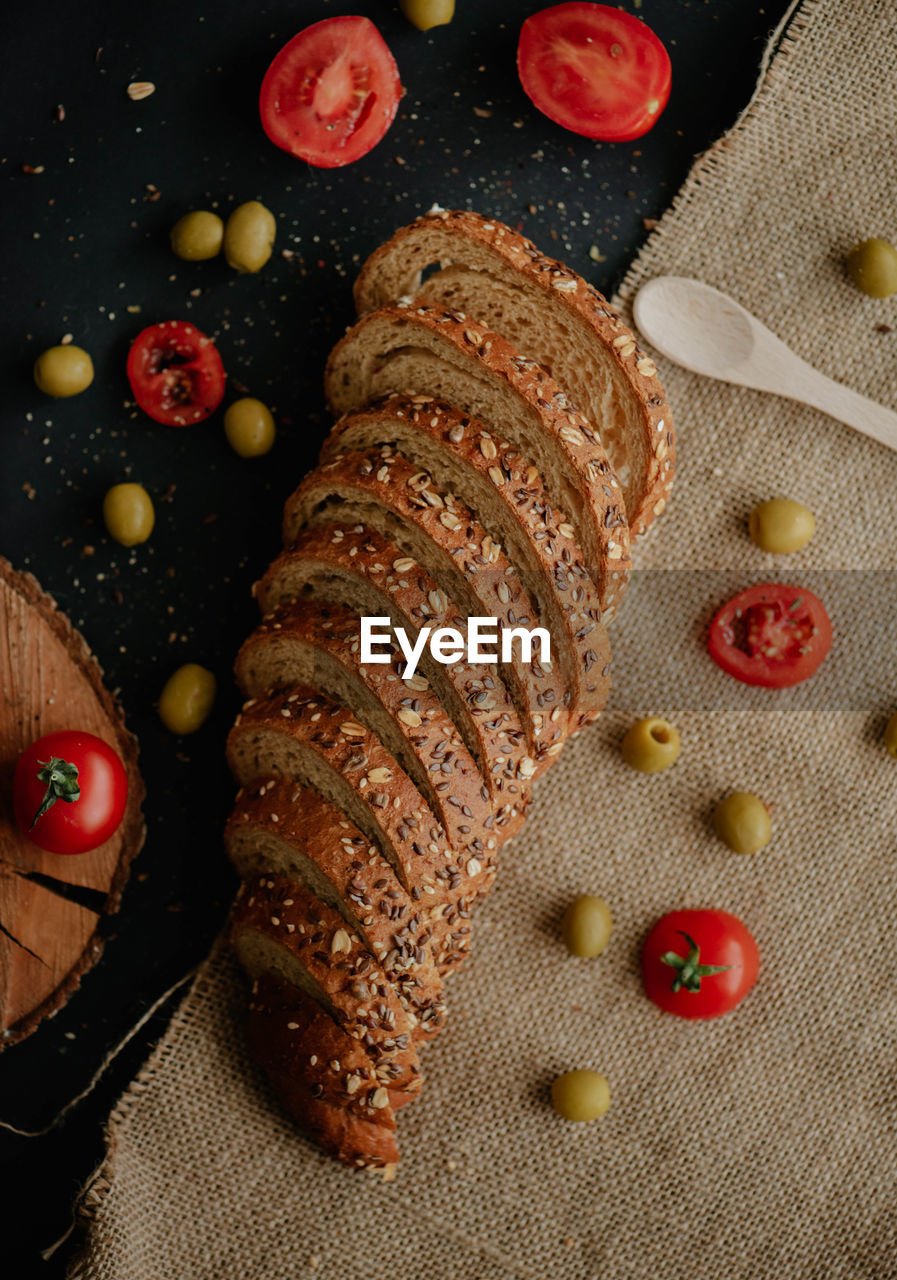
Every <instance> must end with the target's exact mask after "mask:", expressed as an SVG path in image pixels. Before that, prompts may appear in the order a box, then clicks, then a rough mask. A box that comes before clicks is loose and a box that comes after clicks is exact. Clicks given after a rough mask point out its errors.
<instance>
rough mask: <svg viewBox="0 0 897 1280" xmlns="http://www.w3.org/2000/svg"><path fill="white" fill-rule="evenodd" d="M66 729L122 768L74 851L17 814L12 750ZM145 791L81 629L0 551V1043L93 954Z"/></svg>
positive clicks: (29, 1023) (52, 1007)
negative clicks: (114, 805)
mask: <svg viewBox="0 0 897 1280" xmlns="http://www.w3.org/2000/svg"><path fill="white" fill-rule="evenodd" d="M61 729H81V730H84V731H85V732H87V733H94V734H96V735H97V737H98V738H102V739H103V740H104V741H105V742H108V743H109V745H110V746H111V747H112V748H114V750H115V751H117V752H118V754H119V756H120V757H121V759H122V762H123V763H124V766H125V770H126V772H127V775H128V802H127V807H126V809H125V815H124V818H123V819H122V822H121V825H120V826H119V828H118V830H117V831H116V832H115V834H114V835H112V836H111V837H110V839H108V840H107V841H106V842H105V844H102V845H100V846H99V848H97V849H92V850H91V851H90V852H89V853H84V854H80V855H77V856H74V857H64V856H61V855H59V854H54V853H47V852H45V851H44V850H43V849H39V848H38V847H37V845H35V844H32V843H31V841H30V840H27V839H26V838H25V837H24V836H23V835H22V833H21V832H20V831H19V828H18V827H17V825H16V822H15V818H14V816H13V805H12V788H13V774H14V772H15V767H16V761H17V760H18V758H19V756H20V754H21V753H22V751H23V750H24V749H25V748H26V747H28V746H30V744H31V743H32V742H34V741H35V739H36V738H40V737H42V736H43V734H45V733H53V732H55V731H57V730H61ZM144 795H145V792H144V787H143V781H142V779H141V777H140V773H139V771H138V768H137V740H136V738H135V737H134V736H133V734H130V733H128V731H127V729H126V728H125V722H124V717H123V714H122V710H121V707H120V706H119V703H118V701H117V699H116V698H114V697H113V696H112V694H111V693H109V691H108V690H107V689H106V688H105V686H104V684H103V673H102V671H101V670H100V667H99V664H98V663H97V661H96V659H95V658H94V657H93V656H92V655H91V652H90V650H89V649H88V647H87V644H86V643H85V641H84V639H83V637H82V636H81V634H80V633H79V632H78V631H76V630H75V628H74V627H73V626H72V625H71V623H70V622H69V620H68V619H67V618H66V617H65V615H64V614H62V613H60V612H59V611H58V609H57V608H56V604H55V602H54V601H53V599H52V598H51V597H50V596H48V595H47V594H46V593H45V592H43V591H42V590H41V588H40V586H39V585H38V583H37V581H36V580H35V579H34V578H33V577H32V576H31V574H29V573H17V572H16V571H15V570H14V569H13V568H12V565H10V564H9V562H8V561H7V560H4V559H3V558H2V557H0V1050H2V1049H3V1048H6V1047H7V1046H8V1045H10V1044H14V1043H15V1042H16V1041H18V1040H21V1039H23V1038H24V1037H25V1036H27V1035H30V1033H31V1032H32V1031H33V1030H34V1029H35V1028H36V1027H37V1026H38V1024H39V1023H40V1022H41V1020H42V1019H43V1018H46V1017H48V1016H49V1015H51V1014H53V1013H55V1012H56V1010H57V1009H59V1008H60V1007H61V1006H62V1005H63V1004H64V1003H65V1001H66V1000H67V999H68V997H69V996H70V995H71V993H72V992H73V991H74V990H75V988H76V987H77V986H78V984H79V982H80V980H81V975H82V974H83V973H85V972H86V971H87V970H88V969H89V968H90V967H91V965H93V964H94V963H95V962H96V961H97V959H98V958H99V956H100V953H101V951H102V946H103V944H102V938H101V935H100V928H99V926H100V920H101V916H102V915H105V914H109V913H112V912H114V911H117V910H118V904H119V900H120V898H121V894H122V890H123V889H124V886H125V882H126V880H127V878H128V871H129V869H130V863H131V860H132V858H134V857H135V856H136V854H137V853H138V852H139V851H140V848H141V846H142V844H143V840H144V837H145V834H146V829H145V827H144V823H143V812H142V805H143V799H144ZM66 886H72V887H73V892H74V891H80V892H75V893H74V896H75V897H76V898H80V902H79V901H74V900H72V898H69V897H66V896H65V892H66ZM85 891H93V893H92V894H91V893H90V892H85ZM85 897H86V898H88V899H90V901H91V905H84V899H85ZM93 908H95V909H93Z"/></svg>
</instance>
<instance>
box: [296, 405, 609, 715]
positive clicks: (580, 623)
mask: <svg viewBox="0 0 897 1280" xmlns="http://www.w3.org/2000/svg"><path fill="white" fill-rule="evenodd" d="M375 445H392V446H393V447H394V448H395V449H396V450H397V451H398V452H399V453H400V454H401V455H402V456H403V457H404V458H405V459H407V461H409V462H410V463H412V464H413V465H414V466H415V467H420V468H423V469H425V470H426V471H427V472H428V473H429V474H430V475H431V476H432V477H433V480H434V482H435V484H437V485H438V486H439V490H440V492H441V493H446V492H451V493H454V494H456V495H457V496H458V498H459V499H460V501H461V502H463V503H465V504H466V505H467V506H468V507H469V508H470V509H471V511H472V512H473V514H474V515H475V516H476V518H477V519H478V520H479V522H480V524H481V525H482V526H483V527H484V528H485V529H486V531H487V533H488V534H489V535H490V537H492V539H493V540H494V541H496V542H499V543H501V545H502V546H503V548H504V549H505V551H506V553H507V556H508V559H509V560H510V561H511V562H512V563H513V564H514V566H515V568H516V570H517V573H518V575H519V577H520V580H521V582H522V583H523V584H524V586H525V588H526V591H527V594H528V595H529V596H530V597H531V598H532V599H533V601H534V602H535V604H536V606H537V608H538V613H539V618H540V621H541V623H542V625H544V626H546V627H547V628H548V630H549V632H550V633H551V637H552V642H553V644H555V645H556V648H557V651H558V652H557V660H558V663H559V665H560V668H561V671H562V673H563V675H564V678H565V681H566V684H567V687H568V688H569V689H571V690H572V704H571V715H572V717H573V720H574V725H575V727H577V728H579V727H582V726H583V725H586V724H589V723H591V722H592V721H593V720H595V719H596V718H597V716H598V715H599V714H600V712H601V710H602V709H603V707H604V704H605V702H606V701H607V694H608V691H609V685H610V682H609V679H608V674H607V672H608V669H609V667H610V645H609V644H608V641H607V635H606V632H605V630H604V627H603V625H602V621H601V615H602V601H601V596H600V595H599V593H598V590H597V588H596V587H595V585H594V583H593V582H592V579H591V577H590V576H589V572H588V570H587V569H586V567H585V563H584V560H583V555H582V551H581V550H580V547H579V544H578V543H577V541H576V538H575V536H574V530H573V526H572V525H571V524H570V523H569V522H568V520H567V519H566V516H565V515H564V513H563V512H559V511H556V510H555V509H554V507H553V506H552V504H551V502H550V500H549V498H548V495H547V493H546V492H545V487H544V485H543V483H542V479H541V477H540V475H539V473H538V469H537V468H536V467H535V466H534V465H533V464H532V462H531V461H530V460H529V458H528V457H527V456H526V455H525V454H524V453H521V452H520V450H519V449H516V448H515V447H514V446H512V445H510V444H508V442H507V441H506V440H503V439H502V438H501V437H500V436H497V435H495V434H494V432H490V431H487V430H486V428H485V427H484V426H483V425H482V423H480V422H478V421H477V420H476V419H474V418H471V417H470V416H469V415H467V414H462V413H460V412H459V411H458V410H457V409H454V408H453V407H452V406H451V405H449V404H447V403H446V402H445V401H442V400H434V399H432V398H429V397H426V396H403V395H400V394H393V395H390V396H386V397H384V398H382V399H380V400H377V401H374V402H373V403H371V404H369V405H366V406H364V407H363V408H361V409H356V410H354V411H353V412H351V413H348V414H344V415H343V417H342V418H340V420H339V421H338V422H337V424H336V426H335V427H334V428H333V431H332V432H331V434H330V436H329V437H328V439H327V440H326V441H325V444H324V447H323V450H322V453H321V457H322V460H324V461H326V460H327V459H329V458H333V457H336V456H337V454H339V453H341V452H344V451H346V450H349V449H355V450H358V449H367V448H371V447H372V446H375Z"/></svg>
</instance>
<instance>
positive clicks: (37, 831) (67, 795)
mask: <svg viewBox="0 0 897 1280" xmlns="http://www.w3.org/2000/svg"><path fill="white" fill-rule="evenodd" d="M127 800H128V775H127V774H126V773H125V767H124V765H123V764H122V762H121V760H120V759H119V757H118V755H116V753H115V752H114V751H113V750H112V748H111V747H110V746H109V744H108V743H106V742H104V741H103V739H102V738H98V737H96V736H95V735H94V734H92V733H80V732H78V731H77V730H63V731H61V732H59V733H48V734H46V735H45V736H44V737H43V738H38V740H37V741H36V742H33V743H32V744H31V746H30V747H28V748H27V749H26V750H25V751H23V752H22V754H21V755H20V756H19V761H18V764H17V765H16V773H15V779H14V781H13V806H14V809H15V815H16V821H17V822H18V824H19V826H20V827H21V829H22V831H23V833H24V834H25V835H26V836H27V837H28V839H29V840H31V841H32V842H33V843H34V844H36V845H39V846H40V848H41V849H46V850H47V851H48V852H49V853H63V854H71V853H87V852H88V850H90V849H96V848H97V846H98V845H101V844H103V843H104V842H105V841H106V840H108V839H109V837H110V836H111V835H112V834H113V832H114V831H116V830H117V828H118V826H119V823H120V822H121V820H122V817H123V816H124V812H125V805H126V804H127Z"/></svg>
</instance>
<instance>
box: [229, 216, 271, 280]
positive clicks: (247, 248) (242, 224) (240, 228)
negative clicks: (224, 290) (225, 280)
mask: <svg viewBox="0 0 897 1280" xmlns="http://www.w3.org/2000/svg"><path fill="white" fill-rule="evenodd" d="M276 233H277V224H276V223H275V221H274V214H273V213H272V212H271V211H270V209H266V208H265V206H264V205H263V204H259V202H258V200H250V201H249V202H248V203H247V204H241V205H238V206H237V208H236V209H234V211H233V213H232V214H231V215H230V217H229V218H228V220H227V223H226V225H225V228H224V256H225V258H227V265H228V266H229V267H233V269H234V270H235V271H244V272H250V273H251V272H254V271H261V269H262V267H263V266H264V265H265V263H266V262H267V261H268V259H269V258H270V257H271V250H272V248H273V246H274V237H275V235H276Z"/></svg>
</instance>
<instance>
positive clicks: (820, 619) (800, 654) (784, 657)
mask: <svg viewBox="0 0 897 1280" xmlns="http://www.w3.org/2000/svg"><path fill="white" fill-rule="evenodd" d="M831 647H832V624H831V621H830V619H829V616H828V614H827V613H826V611H825V605H824V604H823V603H822V601H821V600H820V599H819V597H818V596H814V595H813V592H812V591H807V589H806V587H788V586H785V585H784V584H783V583H781V582H764V583H761V584H760V586H757V587H748V589H747V590H746V591H740V592H739V593H738V595H737V596H733V597H732V599H731V600H729V601H728V603H726V604H724V605H723V607H722V608H721V609H720V611H719V612H718V613H717V615H716V617H715V618H714V619H713V621H712V622H711V624H710V634H709V636H708V638H707V649H708V652H709V653H710V656H711V658H712V659H713V661H714V662H715V663H716V664H717V666H720V667H722V669H723V671H725V672H726V674H727V675H730V676H734V677H735V679H736V680H741V681H742V682H743V683H744V684H753V685H760V686H762V687H763V688H765V689H785V688H788V687H789V686H790V685H795V684H800V683H801V682H802V681H803V680H809V678H810V676H812V675H815V674H816V672H817V671H818V670H819V668H820V666H821V665H822V662H823V659H824V658H825V655H826V654H827V653H828V651H829V649H830V648H831Z"/></svg>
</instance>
